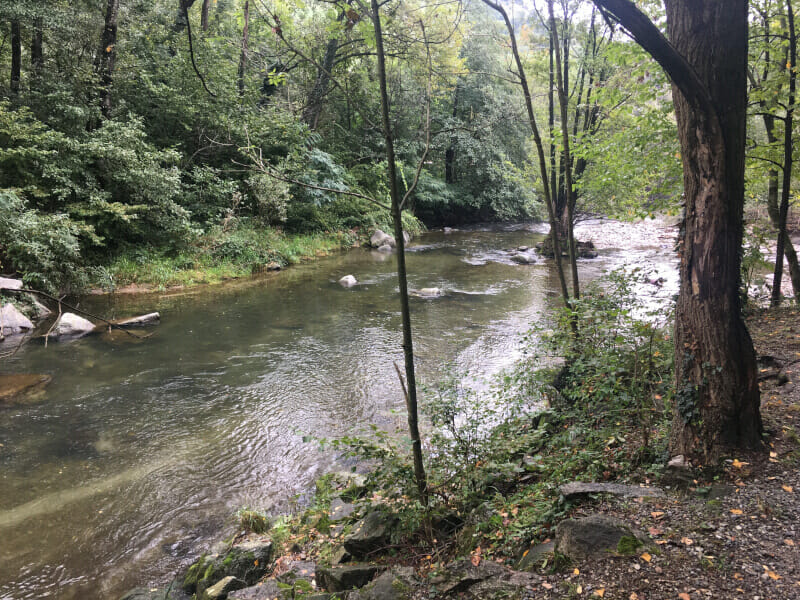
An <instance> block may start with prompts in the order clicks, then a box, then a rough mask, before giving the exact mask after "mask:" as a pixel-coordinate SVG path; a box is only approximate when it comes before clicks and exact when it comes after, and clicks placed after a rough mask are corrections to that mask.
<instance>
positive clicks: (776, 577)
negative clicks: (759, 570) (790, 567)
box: [767, 570, 781, 581]
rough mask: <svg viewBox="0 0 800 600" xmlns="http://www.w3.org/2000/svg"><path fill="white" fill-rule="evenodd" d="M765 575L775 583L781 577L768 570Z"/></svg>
mask: <svg viewBox="0 0 800 600" xmlns="http://www.w3.org/2000/svg"><path fill="white" fill-rule="evenodd" d="M767 575H768V576H769V578H770V579H774V580H775V581H778V579H780V578H781V576H780V575H778V574H777V573H776V572H775V571H769V570H768V571H767Z"/></svg>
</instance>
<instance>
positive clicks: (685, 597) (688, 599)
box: [678, 592, 692, 600]
mask: <svg viewBox="0 0 800 600" xmlns="http://www.w3.org/2000/svg"><path fill="white" fill-rule="evenodd" d="M678 598H680V599H681V600H692V597H691V596H690V595H689V594H687V593H686V592H681V593H680V594H678Z"/></svg>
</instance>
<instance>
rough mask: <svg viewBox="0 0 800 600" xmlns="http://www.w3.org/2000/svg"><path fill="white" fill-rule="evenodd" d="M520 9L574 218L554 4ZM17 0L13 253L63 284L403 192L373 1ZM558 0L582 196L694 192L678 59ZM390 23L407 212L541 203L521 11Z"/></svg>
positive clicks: (4, 58) (34, 274)
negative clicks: (653, 51)
mask: <svg viewBox="0 0 800 600" xmlns="http://www.w3.org/2000/svg"><path fill="white" fill-rule="evenodd" d="M510 10H511V16H512V18H513V21H514V27H515V28H516V29H517V30H518V36H519V40H520V44H521V48H522V51H523V53H524V62H525V69H526V70H527V71H528V78H529V79H530V82H531V87H532V89H533V90H534V96H535V98H534V104H535V110H536V112H537V115H538V117H539V119H540V121H541V123H542V129H543V137H544V144H545V147H546V152H547V154H548V159H547V160H548V167H549V169H550V175H549V177H550V178H551V179H552V185H551V187H552V188H553V189H554V190H556V193H555V199H556V203H557V207H556V211H557V213H558V214H557V215H556V216H557V219H560V220H561V221H564V222H565V221H566V218H567V211H566V208H565V206H566V204H567V203H566V195H567V194H566V192H565V189H566V185H565V177H564V175H565V173H564V171H565V170H564V164H565V161H564V157H563V145H562V135H563V132H562V128H561V126H560V122H561V120H562V115H561V112H560V109H559V103H558V99H557V98H556V96H557V89H556V84H555V75H554V66H553V65H554V52H553V44H552V39H553V37H552V36H550V35H549V33H548V23H547V22H548V16H547V14H546V12H544V11H543V9H541V7H540V8H536V7H533V8H531V7H526V6H525V5H523V4H520V5H515V6H514V7H513V9H510ZM0 11H1V12H0V23H2V43H1V44H0V69H2V72H3V73H5V76H4V77H3V79H2V83H0V86H2V87H0V95H1V96H2V98H3V100H2V104H0V111H1V112H0V115H1V119H0V123H1V124H0V165H1V168H0V173H2V175H0V178H1V179H0V189H2V190H3V191H2V199H3V201H2V237H3V239H4V243H3V247H2V262H3V269H4V270H5V271H7V272H13V271H18V272H20V273H21V274H23V275H24V276H25V277H26V278H27V280H29V281H30V282H35V283H37V284H38V285H40V286H45V287H48V288H50V289H58V288H80V287H81V286H86V285H88V284H90V283H91V284H94V285H98V284H100V285H102V284H103V283H105V284H106V285H113V284H115V283H116V284H120V283H125V282H126V281H128V280H130V279H131V278H132V276H131V272H133V273H135V272H136V270H137V265H138V268H139V269H140V270H144V267H143V265H144V264H148V265H152V264H154V263H158V264H160V265H161V266H162V267H163V268H165V269H174V270H181V269H191V268H193V267H194V266H197V265H195V263H201V264H203V265H205V266H206V267H207V268H208V266H209V265H210V264H212V263H214V262H215V261H216V262H217V263H222V262H225V261H233V262H238V263H243V262H250V263H257V262H262V263H268V262H270V261H271V260H274V259H275V258H278V260H279V261H280V260H281V257H276V256H274V255H273V253H274V245H275V241H274V238H272V237H270V232H273V231H280V232H284V233H286V234H311V233H315V234H320V233H327V234H331V233H332V232H348V231H350V232H352V231H354V230H362V229H363V230H366V229H367V228H369V227H371V226H374V225H376V224H383V225H384V228H386V227H388V223H389V214H388V212H387V211H385V210H383V209H381V208H380V207H379V206H376V205H375V203H373V202H370V201H368V200H365V199H364V198H363V197H358V196H357V195H356V196H353V195H345V194H337V193H336V190H341V191H346V190H347V191H351V192H356V193H358V194H361V195H363V196H368V197H370V198H373V199H379V200H385V199H386V198H388V186H387V183H386V180H387V165H386V155H385V152H384V150H385V148H384V139H383V134H382V130H381V120H380V102H379V95H378V90H377V88H378V82H377V78H376V61H375V40H374V33H373V32H372V25H371V23H370V20H369V19H368V18H365V15H363V14H360V12H359V11H360V9H359V8H358V6H356V5H352V6H351V4H348V3H338V4H337V3H333V2H312V3H308V4H305V3H302V2H299V3H296V4H295V3H292V2H288V3H283V2H278V3H274V4H273V3H265V2H260V1H250V2H248V1H244V2H239V1H231V0H220V1H215V2H212V1H210V0H206V1H204V2H200V1H197V2H192V1H184V2H183V3H180V2H173V1H166V0H165V1H157V2H108V3H96V2H78V3H74V2H55V3H54V2H36V1H30V0H24V1H23V0H18V1H14V2H6V3H4V5H3V7H2V8H1V9H0ZM557 13H558V14H557V15H556V20H557V22H558V27H559V35H558V40H559V45H560V46H563V52H561V57H560V61H559V66H560V68H559V69H557V71H559V72H562V73H563V82H564V93H565V95H566V97H567V104H568V106H566V107H565V109H566V112H565V114H564V118H566V121H567V124H568V127H567V129H568V130H569V132H570V134H571V136H572V138H573V140H572V149H571V150H572V156H573V160H574V175H573V179H574V185H573V190H574V191H573V195H574V198H573V202H574V201H577V202H578V209H577V210H576V214H583V213H587V212H588V213H603V214H608V215H625V216H628V217H631V216H641V215H646V214H652V213H653V212H656V211H658V210H664V209H666V210H672V211H676V210H677V208H676V197H677V196H676V194H677V190H678V188H679V179H680V177H679V173H680V164H679V160H678V156H679V155H678V150H677V140H676V136H675V124H674V119H673V118H672V105H671V102H669V97H670V92H669V86H668V83H667V80H666V78H665V77H664V75H663V73H662V72H661V70H660V69H658V68H657V67H656V65H655V64H654V63H653V62H652V61H650V60H649V59H647V58H646V55H645V53H643V52H642V51H641V50H640V49H639V48H638V46H636V45H635V44H632V43H630V41H629V40H628V39H627V38H626V37H625V36H624V35H623V34H621V33H620V32H615V31H614V30H613V29H612V28H610V27H609V24H608V23H607V22H606V21H605V20H604V19H603V18H602V17H601V16H600V15H599V13H598V12H597V11H596V9H593V8H591V7H590V6H589V5H588V4H587V3H580V2H568V3H560V5H559V7H558V10H557ZM384 26H385V37H386V56H387V65H388V69H387V73H388V79H389V85H388V89H389V94H390V105H391V111H390V112H391V124H392V132H393V135H394V137H395V139H396V145H397V160H398V170H397V175H396V176H397V178H398V179H399V185H400V187H401V188H402V189H403V190H408V189H409V187H411V185H412V182H413V181H414V180H415V178H416V179H418V182H417V185H416V187H415V188H414V190H413V194H412V197H410V198H409V201H408V203H407V208H408V211H407V212H408V216H409V218H410V217H411V216H412V215H413V217H416V219H418V220H419V221H421V222H422V223H424V224H425V225H426V226H428V227H431V226H441V225H449V226H454V225H457V224H462V223H469V222H477V221H518V220H528V219H541V218H544V216H545V210H544V208H543V205H542V197H541V192H540V186H539V184H538V183H537V180H538V179H540V178H541V174H540V173H539V172H538V171H537V169H536V168H534V166H533V165H534V161H532V160H531V158H532V157H533V155H534V151H533V145H532V142H531V140H530V130H529V128H528V126H527V123H526V121H527V119H526V117H525V105H524V98H523V96H522V93H521V90H520V87H519V85H518V83H519V81H518V79H517V76H516V75H514V73H513V71H514V69H512V68H511V62H510V61H511V57H510V54H509V52H508V48H507V46H506V45H505V42H504V41H503V40H504V36H505V27H504V24H503V22H502V19H501V18H499V16H498V15H497V13H495V12H494V11H492V10H491V9H490V8H488V7H486V6H485V5H484V4H482V3H472V4H461V3H455V2H453V3H443V4H438V3H437V4H431V5H427V4H424V3H419V4H413V3H412V4H408V3H398V4H397V5H392V6H388V7H387V8H386V16H385V25H384ZM775 43H778V42H775ZM777 52H779V51H777ZM773 62H774V60H773ZM779 76H780V74H779V73H774V74H773V75H771V77H770V81H772V80H775V79H778V78H779ZM775 85H778V83H777V82H776V83H775ZM774 127H775V129H776V131H774V135H776V136H779V135H780V132H779V131H778V130H779V129H780V128H781V122H779V121H778V122H776V125H775V126H774ZM765 143H766V142H765ZM418 166H420V167H421V168H420V169H419V172H417V171H418V169H417V167H418ZM309 185H312V186H317V187H309ZM409 223H410V225H409V226H410V227H414V225H413V223H411V222H409ZM201 268H202V267H201ZM126 276H127V280H126ZM156 283H159V281H158V280H157V281H156Z"/></svg>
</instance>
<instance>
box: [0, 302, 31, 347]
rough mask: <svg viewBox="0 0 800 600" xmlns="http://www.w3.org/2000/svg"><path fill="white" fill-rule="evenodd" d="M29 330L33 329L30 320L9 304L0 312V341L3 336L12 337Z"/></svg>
mask: <svg viewBox="0 0 800 600" xmlns="http://www.w3.org/2000/svg"><path fill="white" fill-rule="evenodd" d="M31 329H33V323H31V320H30V319H29V318H28V317H26V316H25V315H23V314H22V313H21V312H19V310H17V307H16V306H14V305H13V304H11V303H10V302H9V303H8V304H6V305H5V306H4V307H3V308H2V310H0V339H2V337H3V336H5V335H14V334H18V333H22V332H24V331H29V330H31Z"/></svg>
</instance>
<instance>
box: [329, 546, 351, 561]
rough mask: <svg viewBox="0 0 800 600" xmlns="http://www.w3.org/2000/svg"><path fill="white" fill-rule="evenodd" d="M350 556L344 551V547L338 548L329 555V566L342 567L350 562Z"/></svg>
mask: <svg viewBox="0 0 800 600" xmlns="http://www.w3.org/2000/svg"><path fill="white" fill-rule="evenodd" d="M352 558H353V557H352V556H351V555H350V553H349V552H348V551H347V550H345V548H344V546H339V547H337V548H336V550H334V551H333V554H332V555H331V564H332V565H343V564H344V563H348V562H350V561H351V560H352Z"/></svg>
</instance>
